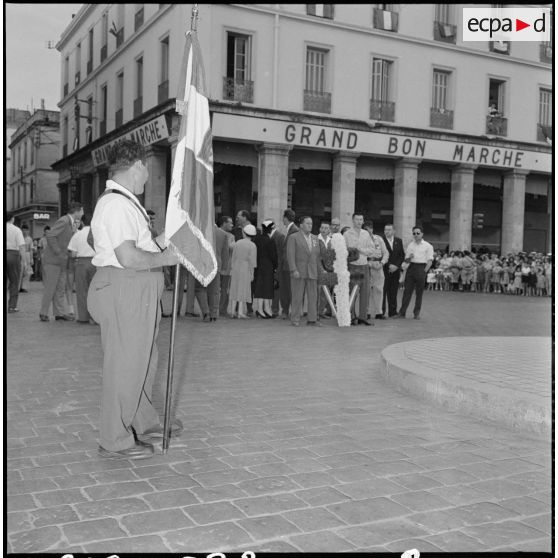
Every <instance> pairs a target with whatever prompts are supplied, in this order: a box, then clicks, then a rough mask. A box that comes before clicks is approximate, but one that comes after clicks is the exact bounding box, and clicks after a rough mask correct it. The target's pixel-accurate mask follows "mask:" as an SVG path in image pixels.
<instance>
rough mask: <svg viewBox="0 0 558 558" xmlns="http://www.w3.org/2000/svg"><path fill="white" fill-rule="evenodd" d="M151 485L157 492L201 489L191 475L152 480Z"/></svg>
mask: <svg viewBox="0 0 558 558" xmlns="http://www.w3.org/2000/svg"><path fill="white" fill-rule="evenodd" d="M135 470H136V469H134V471H135ZM149 484H150V485H151V486H153V488H155V489H156V490H171V489H173V488H176V489H178V490H181V489H183V488H192V487H194V486H196V487H199V484H198V483H197V482H196V481H195V480H194V479H193V478H192V477H191V476H190V475H177V474H175V473H173V474H172V475H170V476H168V477H156V478H151V479H149Z"/></svg>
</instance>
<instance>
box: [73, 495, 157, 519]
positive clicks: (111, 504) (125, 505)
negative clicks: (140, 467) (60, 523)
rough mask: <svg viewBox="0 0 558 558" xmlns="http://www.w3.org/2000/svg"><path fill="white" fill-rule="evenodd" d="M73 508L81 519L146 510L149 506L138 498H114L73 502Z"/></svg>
mask: <svg viewBox="0 0 558 558" xmlns="http://www.w3.org/2000/svg"><path fill="white" fill-rule="evenodd" d="M74 509H75V510H76V511H77V512H78V514H79V516H80V518H82V519H95V518H98V517H115V516H119V515H124V514H130V513H134V512H142V511H147V510H148V509H149V507H148V506H147V504H146V503H145V502H144V501H143V500H141V499H140V498H114V499H110V500H96V501H94V502H83V503H81V504H75V505H74Z"/></svg>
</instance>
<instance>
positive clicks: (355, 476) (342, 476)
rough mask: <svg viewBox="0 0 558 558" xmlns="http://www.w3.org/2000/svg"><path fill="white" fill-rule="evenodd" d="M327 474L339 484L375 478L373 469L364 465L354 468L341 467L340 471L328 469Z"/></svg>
mask: <svg viewBox="0 0 558 558" xmlns="http://www.w3.org/2000/svg"><path fill="white" fill-rule="evenodd" d="M327 473H328V474H329V475H331V476H332V477H333V478H334V479H336V480H337V481H339V482H347V483H349V482H353V481H361V480H365V479H370V478H372V477H375V475H374V468H373V467H372V466H370V467H367V466H364V465H360V466H356V467H343V468H341V469H328V470H327Z"/></svg>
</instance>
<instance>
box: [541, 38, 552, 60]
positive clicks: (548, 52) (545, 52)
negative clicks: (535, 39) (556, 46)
mask: <svg viewBox="0 0 558 558" xmlns="http://www.w3.org/2000/svg"><path fill="white" fill-rule="evenodd" d="M552 51H553V48H552V45H551V44H549V43H541V46H540V60H541V62H546V63H547V64H552Z"/></svg>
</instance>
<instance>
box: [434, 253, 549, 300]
mask: <svg viewBox="0 0 558 558" xmlns="http://www.w3.org/2000/svg"><path fill="white" fill-rule="evenodd" d="M552 265H553V264H552V254H541V253H538V252H530V253H525V252H519V253H516V254H512V253H509V254H506V255H498V254H496V253H493V252H489V251H487V250H483V251H479V252H475V251H468V250H464V251H452V252H449V253H448V252H442V251H440V250H437V251H436V252H435V256H434V262H433V265H432V267H431V269H430V271H429V273H428V275H427V279H426V281H427V289H428V290H434V291H468V292H477V293H494V294H512V295H522V296H552Z"/></svg>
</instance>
